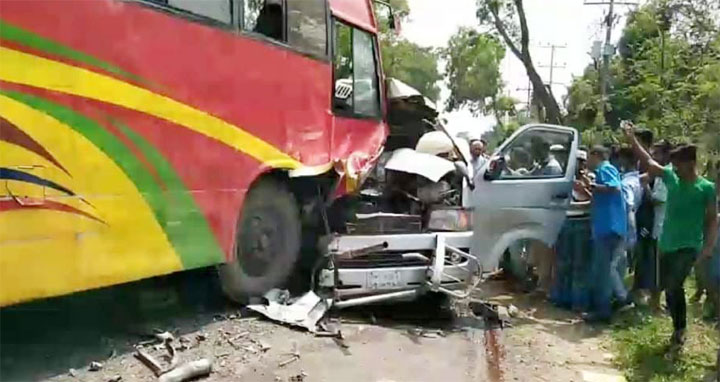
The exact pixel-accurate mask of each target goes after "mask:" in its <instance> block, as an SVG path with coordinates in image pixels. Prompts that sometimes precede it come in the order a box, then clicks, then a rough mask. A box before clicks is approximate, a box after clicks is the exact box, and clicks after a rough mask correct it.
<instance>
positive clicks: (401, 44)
mask: <svg viewBox="0 0 720 382" xmlns="http://www.w3.org/2000/svg"><path fill="white" fill-rule="evenodd" d="M380 46H381V49H382V62H383V69H384V70H385V74H386V75H387V76H388V77H392V78H396V79H398V80H400V81H403V82H405V83H406V84H408V85H410V86H412V87H414V88H415V89H417V90H418V91H419V92H420V93H422V94H423V95H424V96H426V97H428V98H430V99H432V100H433V101H437V100H438V98H439V96H440V87H439V85H438V83H439V82H440V81H441V80H442V78H443V77H442V75H441V74H440V72H439V70H438V54H437V53H436V52H435V51H434V50H433V49H431V48H423V47H420V46H418V45H417V44H414V43H412V42H410V41H408V40H406V39H403V38H392V37H390V38H388V37H383V39H382V40H381V42H380Z"/></svg>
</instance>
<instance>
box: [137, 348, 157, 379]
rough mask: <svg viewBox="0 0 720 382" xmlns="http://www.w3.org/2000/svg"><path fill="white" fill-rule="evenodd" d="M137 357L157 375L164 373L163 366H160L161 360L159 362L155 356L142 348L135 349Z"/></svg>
mask: <svg viewBox="0 0 720 382" xmlns="http://www.w3.org/2000/svg"><path fill="white" fill-rule="evenodd" d="M135 358H137V359H138V360H140V362H142V363H143V364H144V365H145V366H147V367H148V369H150V371H152V372H153V374H155V376H156V377H159V376H160V375H161V374H162V371H163V368H162V366H160V362H158V361H157V360H156V359H155V358H154V357H153V356H151V355H150V354H148V353H146V352H145V351H143V350H142V349H139V348H138V349H136V351H135Z"/></svg>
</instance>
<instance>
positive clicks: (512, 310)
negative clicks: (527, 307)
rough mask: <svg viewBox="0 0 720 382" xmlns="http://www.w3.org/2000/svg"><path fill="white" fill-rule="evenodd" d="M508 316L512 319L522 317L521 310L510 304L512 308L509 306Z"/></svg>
mask: <svg viewBox="0 0 720 382" xmlns="http://www.w3.org/2000/svg"><path fill="white" fill-rule="evenodd" d="M508 314H509V315H510V317H512V318H515V317H518V316H520V309H518V307H517V306H515V305H512V304H510V306H508Z"/></svg>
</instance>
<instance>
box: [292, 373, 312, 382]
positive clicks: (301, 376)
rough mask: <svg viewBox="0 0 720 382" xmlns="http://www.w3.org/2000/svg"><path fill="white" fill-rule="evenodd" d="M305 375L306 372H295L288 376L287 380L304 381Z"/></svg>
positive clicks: (293, 381)
mask: <svg viewBox="0 0 720 382" xmlns="http://www.w3.org/2000/svg"><path fill="white" fill-rule="evenodd" d="M305 377H307V373H306V372H304V371H301V372H300V374H296V375H293V376H291V377H290V378H288V382H303V381H305Z"/></svg>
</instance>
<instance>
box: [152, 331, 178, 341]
mask: <svg viewBox="0 0 720 382" xmlns="http://www.w3.org/2000/svg"><path fill="white" fill-rule="evenodd" d="M155 338H157V339H158V340H159V341H160V342H169V341H174V340H175V337H174V336H173V335H172V333H170V332H167V331H166V332H161V333H155Z"/></svg>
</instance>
